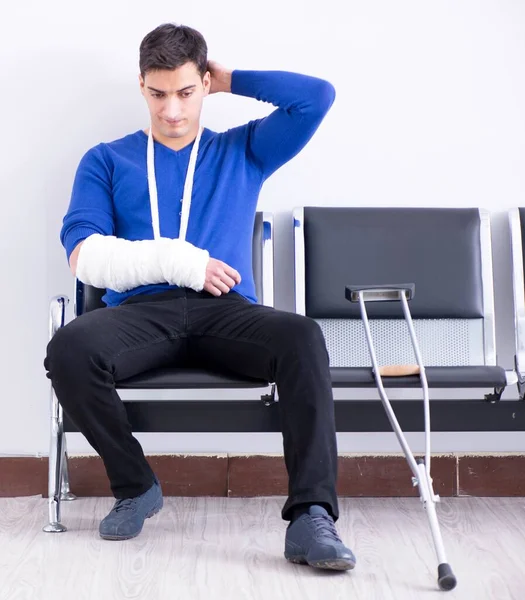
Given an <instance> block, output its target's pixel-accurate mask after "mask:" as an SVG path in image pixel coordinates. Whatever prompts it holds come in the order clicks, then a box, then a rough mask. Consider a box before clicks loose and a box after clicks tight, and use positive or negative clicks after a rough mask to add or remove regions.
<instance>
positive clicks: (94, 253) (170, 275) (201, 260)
mask: <svg viewBox="0 0 525 600" xmlns="http://www.w3.org/2000/svg"><path fill="white" fill-rule="evenodd" d="M209 258H210V255H209V253H208V251H207V250H201V249H200V248H197V247H196V246H193V245H192V244H190V243H189V242H185V241H182V240H178V239H175V240H172V239H170V238H160V239H157V240H138V241H130V240H124V239H122V238H117V237H114V236H110V235H100V234H98V233H95V234H93V235H90V236H89V237H88V238H86V239H85V240H84V243H83V244H82V246H81V248H80V252H79V255H78V262H77V270H76V276H77V277H78V279H80V281H82V282H83V283H86V284H88V285H92V286H94V287H97V288H109V289H111V290H115V291H116V292H126V291H128V290H131V289H133V288H136V287H138V286H139V285H148V284H154V283H169V284H171V285H178V286H181V287H189V288H192V289H194V290H195V291H197V292H200V291H201V290H202V289H203V287H204V282H205V277H206V266H207V264H208V261H209Z"/></svg>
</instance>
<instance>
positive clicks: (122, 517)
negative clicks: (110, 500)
mask: <svg viewBox="0 0 525 600" xmlns="http://www.w3.org/2000/svg"><path fill="white" fill-rule="evenodd" d="M162 505H163V500H162V489H161V487H160V483H159V480H158V479H157V477H155V483H154V484H153V485H152V486H151V487H150V489H149V490H147V491H146V492H144V493H143V494H141V495H140V496H136V497H135V498H124V499H121V500H117V501H116V502H115V505H114V506H113V508H112V509H111V512H110V513H109V514H108V516H107V517H106V518H105V519H103V520H102V521H101V522H100V526H99V528H98V531H99V533H100V537H101V538H103V539H105V540H129V539H130V538H134V537H136V536H137V535H138V534H139V533H140V532H141V531H142V527H143V525H144V521H145V520H146V519H149V518H150V517H152V516H153V515H156V514H157V513H158V512H159V511H160V509H161V508H162Z"/></svg>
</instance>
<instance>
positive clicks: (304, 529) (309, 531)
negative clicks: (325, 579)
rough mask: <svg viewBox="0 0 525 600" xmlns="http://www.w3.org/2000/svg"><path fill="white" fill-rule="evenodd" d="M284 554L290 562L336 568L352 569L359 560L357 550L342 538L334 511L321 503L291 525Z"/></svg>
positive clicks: (336, 569) (287, 531) (288, 529)
mask: <svg viewBox="0 0 525 600" xmlns="http://www.w3.org/2000/svg"><path fill="white" fill-rule="evenodd" d="M284 556H285V558H286V559H287V560H289V561H290V562H295V563H302V564H308V565H310V566H311V567H317V568H319V569H333V570H335V571H348V570H350V569H353V568H354V567H355V563H356V560H355V556H354V554H353V552H352V551H351V550H350V548H347V547H346V546H345V545H344V544H343V542H342V541H341V538H340V537H339V535H338V533H337V530H336V528H335V523H334V520H333V519H332V517H331V515H329V514H328V512H327V511H326V510H325V509H324V508H323V507H322V506H317V505H314V506H311V507H310V508H309V510H308V513H305V514H303V515H301V516H300V517H299V518H298V519H297V520H295V521H294V522H293V523H290V525H288V528H287V530H286V543H285V550H284Z"/></svg>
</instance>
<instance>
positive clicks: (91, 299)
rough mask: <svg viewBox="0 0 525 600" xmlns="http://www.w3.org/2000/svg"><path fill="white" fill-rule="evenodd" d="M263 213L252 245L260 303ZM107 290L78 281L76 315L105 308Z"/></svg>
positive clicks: (257, 220)
mask: <svg viewBox="0 0 525 600" xmlns="http://www.w3.org/2000/svg"><path fill="white" fill-rule="evenodd" d="M263 241H264V238H263V213H262V212H257V213H256V215H255V224H254V229H253V243H252V264H253V277H254V280H255V290H256V293H257V298H258V299H259V302H262V282H263V266H262V265H263V256H262V248H263ZM105 293H106V290H103V289H100V288H96V287H93V286H91V285H85V284H83V283H82V282H81V281H79V280H78V279H77V280H76V299H75V300H76V315H77V316H79V315H81V314H83V313H85V312H89V311H90V310H95V309H97V308H104V307H105V306H106V305H105V304H104V302H102V296H103V295H104V294H105Z"/></svg>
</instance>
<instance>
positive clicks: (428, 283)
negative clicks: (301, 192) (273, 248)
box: [304, 207, 523, 319]
mask: <svg viewBox="0 0 525 600" xmlns="http://www.w3.org/2000/svg"><path fill="white" fill-rule="evenodd" d="M522 223H523V220H522ZM304 244H305V248H304V250H305V307H306V315H308V316H309V317H312V318H317V319H323V318H324V319H357V318H360V309H359V304H357V303H350V302H348V300H346V298H345V286H346V285H350V284H354V285H364V284H372V285H378V284H379V285H380V284H395V283H415V285H416V293H415V297H414V299H413V300H412V301H411V304H410V310H411V313H412V316H414V317H415V318H429V319H438V318H450V319H476V318H482V317H483V280H482V265H481V240H480V212H479V210H478V209H448V208H445V209H433V208H428V209H427V208H348V207H346V208H336V207H334V208H332V207H325V208H317V207H305V208H304ZM367 311H368V314H369V316H371V317H376V318H402V312H401V311H400V308H399V303H396V302H374V303H367Z"/></svg>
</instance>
